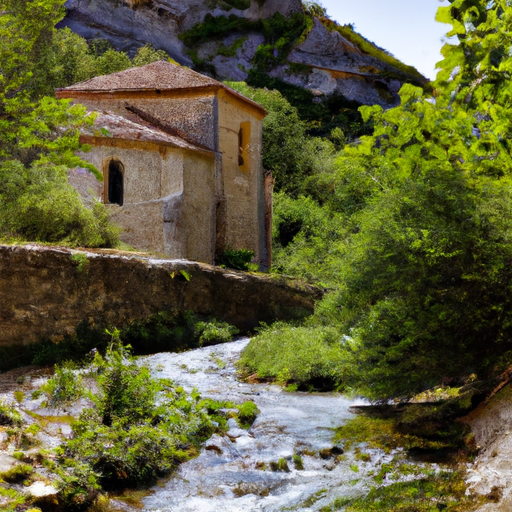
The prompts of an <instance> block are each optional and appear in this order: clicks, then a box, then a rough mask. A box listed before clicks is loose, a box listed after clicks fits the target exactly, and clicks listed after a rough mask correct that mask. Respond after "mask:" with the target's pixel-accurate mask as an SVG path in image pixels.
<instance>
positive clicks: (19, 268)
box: [0, 246, 322, 346]
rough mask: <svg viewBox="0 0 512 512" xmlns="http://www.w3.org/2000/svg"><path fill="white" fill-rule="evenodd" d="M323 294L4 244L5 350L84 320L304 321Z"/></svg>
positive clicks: (0, 257) (233, 276)
mask: <svg viewBox="0 0 512 512" xmlns="http://www.w3.org/2000/svg"><path fill="white" fill-rule="evenodd" d="M321 295H322V292H321V291H320V290H319V289H317V288H314V287H311V286H307V285H301V286H298V285H296V284H294V283H293V282H291V281H288V280H286V279H284V278H274V277H270V276H266V275H261V274H259V275H254V274H249V273H245V272H236V271H232V270H226V269H222V268H219V267H213V266H210V265H206V264H202V263H193V262H189V261H185V260H165V259H157V258H151V257H149V256H145V255H141V254H134V253H123V252H119V251H108V250H96V251H94V252H85V251H76V250H70V249H66V248H51V247H40V246H0V325H1V326H2V329H0V346H8V345H16V344H23V345H28V344H31V343H36V342H38V341H41V339H43V338H55V339H58V338H60V337H62V336H64V335H65V334H67V333H70V334H71V333H73V332H74V330H75V328H76V327H77V325H78V324H79V323H80V322H82V321H84V320H86V321H89V322H93V323H95V324H96V325H103V326H118V327H121V326H123V325H126V324H127V323H128V322H129V321H131V320H134V319H143V318H147V317H149V316H150V315H152V314H155V313H157V312H160V311H171V312H172V311H192V312H194V313H195V314H197V315H200V316H205V317H208V316H212V317H215V318H217V319H219V320H225V321H227V322H229V323H231V324H233V325H236V326H237V327H238V328H239V329H241V330H243V331H247V330H250V329H252V328H254V327H257V326H258V325H259V323H260V322H272V321H273V320H277V319H291V318H299V317H303V316H305V315H308V314H310V313H312V312H313V307H314V303H315V300H318V299H319V298H320V297H321Z"/></svg>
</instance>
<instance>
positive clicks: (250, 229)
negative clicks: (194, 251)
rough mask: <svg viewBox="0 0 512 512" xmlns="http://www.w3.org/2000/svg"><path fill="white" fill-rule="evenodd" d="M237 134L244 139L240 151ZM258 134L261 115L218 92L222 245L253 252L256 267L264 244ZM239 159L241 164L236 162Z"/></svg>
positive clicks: (263, 204) (229, 96) (263, 206)
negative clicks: (224, 235)
mask: <svg viewBox="0 0 512 512" xmlns="http://www.w3.org/2000/svg"><path fill="white" fill-rule="evenodd" d="M240 130H242V133H243V135H242V138H243V139H244V140H243V141H241V142H242V144H241V147H240V145H239V134H240ZM261 130H262V124H261V113H260V112H258V111H255V110H254V109H252V108H251V107H250V106H249V105H247V104H245V103H244V102H242V101H239V100H237V99H236V98H234V97H233V96H232V95H229V94H226V93H224V92H223V91H219V149H220V151H221V152H222V178H223V191H222V192H223V196H224V198H225V224H226V228H225V229H226V239H225V242H226V244H227V245H229V246H230V247H232V248H233V249H250V250H252V251H254V254H255V259H256V261H257V262H258V263H262V259H263V254H262V252H263V251H262V243H263V242H264V240H265V236H264V229H265V225H264V214H265V202H264V195H263V192H264V188H263V179H264V177H263V168H262V160H261V150H262V148H261V141H262V132H261ZM240 149H241V151H239V150H240ZM239 153H241V154H240V155H239ZM239 156H241V157H242V160H243V163H242V160H240V161H239Z"/></svg>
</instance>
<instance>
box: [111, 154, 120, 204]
mask: <svg viewBox="0 0 512 512" xmlns="http://www.w3.org/2000/svg"><path fill="white" fill-rule="evenodd" d="M121 168H122V165H121V163H120V162H116V161H115V160H112V161H111V162H110V164H109V166H108V202H109V203H110V204H118V205H119V206H123V172H122V170H121Z"/></svg>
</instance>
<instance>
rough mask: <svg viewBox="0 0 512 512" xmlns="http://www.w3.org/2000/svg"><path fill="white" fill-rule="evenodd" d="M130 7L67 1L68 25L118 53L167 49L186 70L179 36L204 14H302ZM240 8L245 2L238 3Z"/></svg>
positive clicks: (203, 4) (281, 0)
mask: <svg viewBox="0 0 512 512" xmlns="http://www.w3.org/2000/svg"><path fill="white" fill-rule="evenodd" d="M137 3H139V4H141V5H139V6H135V7H132V5H131V4H132V2H130V1H129V0H67V2H66V8H67V10H68V15H67V16H66V18H65V20H64V21H63V22H62V23H61V24H60V26H68V27H69V28H71V30H73V31H74V32H76V33H77V34H79V35H81V36H83V37H85V38H86V39H94V38H103V39H107V40H108V41H110V42H111V43H112V44H113V46H114V47H115V48H116V49H118V50H123V51H127V52H129V53H133V52H134V51H135V50H136V49H137V48H139V47H140V46H143V45H144V44H146V43H151V44H152V45H153V46H155V47H156V48H161V49H162V50H165V51H166V52H167V53H169V55H170V56H171V57H173V58H174V59H175V60H177V61H178V62H180V63H181V64H185V65H192V61H191V60H190V57H188V56H187V54H186V48H185V46H184V45H183V43H182V42H181V41H180V39H179V35H180V34H182V33H183V32H185V31H187V30H189V29H190V28H192V27H193V26H194V25H196V24H198V23H201V22H202V21H203V20H204V18H205V16H206V15H207V14H211V15H212V16H215V17H217V16H226V15H231V14H233V15H235V16H238V17H240V18H245V19H248V20H251V21H256V20H258V19H262V18H263V19H264V18H269V17H271V16H273V15H274V14H275V13H277V12H279V13H281V14H283V15H284V16H289V15H290V14H292V13H294V12H300V11H302V3H301V1H300V0H266V1H264V2H261V1H260V2H258V1H257V0H251V1H250V2H249V1H248V2H247V3H248V4H249V7H248V8H247V9H243V10H241V9H236V8H234V7H232V6H231V5H230V2H229V1H223V0H148V1H146V2H137ZM242 3H243V2H242Z"/></svg>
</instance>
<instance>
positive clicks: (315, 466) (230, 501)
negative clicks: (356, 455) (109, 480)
mask: <svg viewBox="0 0 512 512" xmlns="http://www.w3.org/2000/svg"><path fill="white" fill-rule="evenodd" d="M248 341H249V340H248V339H242V340H239V341H236V342H232V343H228V344H225V345H217V346H214V347H207V348H203V349H199V350H194V351H191V352H186V353H182V354H171V353H163V354H156V355H153V356H149V357H146V358H143V360H144V361H145V362H146V363H147V364H148V365H149V366H150V367H151V368H152V369H153V370H154V371H155V374H156V375H158V376H159V377H167V378H170V379H172V380H174V382H175V383H177V384H180V385H182V386H183V387H184V388H185V389H187V390H191V389H192V388H197V389H198V390H199V391H200V392H201V394H202V396H203V397H211V398H214V399H217V400H229V401H233V402H235V403H243V402H245V401H247V400H252V401H254V402H255V403H256V404H257V406H258V408H259V409H260V411H261V413H260V414H259V416H258V418H257V419H256V421H255V423H254V424H253V426H252V427H251V429H250V430H248V431H246V430H242V429H240V428H238V426H237V425H236V424H235V421H234V420H230V422H231V423H230V426H231V429H230V431H229V432H228V433H227V435H225V436H218V435H215V436H214V437H213V438H212V439H210V440H209V441H208V442H207V443H206V445H205V447H204V449H203V450H202V451H201V453H200V455H199V456H198V457H197V458H196V459H193V460H191V461H189V462H187V463H185V464H183V465H182V466H181V467H180V469H179V470H178V472H177V473H176V474H175V475H174V476H173V477H171V479H169V480H167V481H166V483H165V484H164V485H163V486H162V485H161V486H155V487H154V488H153V489H152V494H151V495H150V496H148V497H147V498H145V499H144V501H143V510H144V511H147V512H150V511H151V512H178V511H179V512H188V511H190V512H210V511H211V512H214V511H215V512H239V511H240V512H242V511H244V512H251V511H268V512H273V511H284V510H301V511H318V510H320V509H321V508H322V507H323V506H326V505H328V504H329V503H331V502H332V501H333V499H335V498H337V497H340V496H354V495H357V494H360V493H361V492H364V490H365V489H366V488H367V484H368V483H369V481H370V478H369V475H368V472H369V471H370V470H372V469H374V468H375V464H377V463H382V462H383V459H386V458H390V457H391V456H390V455H384V454H383V453H382V452H378V451H374V450H366V451H367V452H371V454H372V457H371V459H372V461H371V462H361V461H357V462H356V461H355V460H354V459H353V458H352V457H353V455H351V454H346V456H343V457H336V456H330V457H328V458H326V459H323V458H322V457H321V456H320V454H319V451H320V450H322V449H324V448H331V447H332V446H333V442H332V437H333V434H334V431H333V429H334V428H335V427H337V426H339V425H341V424H342V423H343V422H344V421H345V420H347V419H348V418H350V417H351V413H350V411H349V407H350V406H351V405H353V404H354V402H353V401H350V400H347V399H346V398H344V397H343V396H341V395H336V394H331V393H322V394H308V393H289V392H285V391H283V390H282V389H281V388H279V387H277V386H273V385H266V384H245V383H240V382H238V381H237V380H236V377H235V367H234V363H235V362H236V360H237V359H238V358H239V355H240V352H241V351H242V350H243V348H244V347H245V346H246V345H247V343H248ZM294 453H300V454H302V459H303V462H304V470H297V469H296V468H295V466H294V463H293V461H292V455H293V454H294ZM324 456H325V453H324ZM280 458H285V459H286V460H287V463H288V466H289V469H290V471H289V472H284V471H272V470H271V469H270V463H271V462H277V461H278V460H279V459H280ZM340 459H341V460H340ZM356 464H357V465H356ZM125 507H126V505H125V506H124V507H123V508H125ZM133 510H135V509H133ZM138 510H140V509H138Z"/></svg>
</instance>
